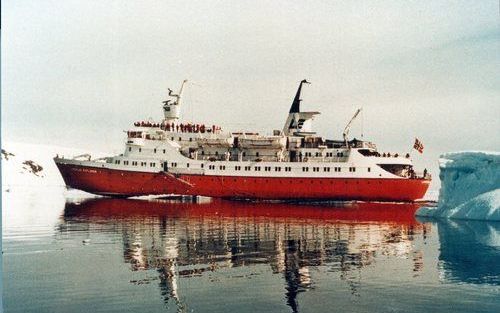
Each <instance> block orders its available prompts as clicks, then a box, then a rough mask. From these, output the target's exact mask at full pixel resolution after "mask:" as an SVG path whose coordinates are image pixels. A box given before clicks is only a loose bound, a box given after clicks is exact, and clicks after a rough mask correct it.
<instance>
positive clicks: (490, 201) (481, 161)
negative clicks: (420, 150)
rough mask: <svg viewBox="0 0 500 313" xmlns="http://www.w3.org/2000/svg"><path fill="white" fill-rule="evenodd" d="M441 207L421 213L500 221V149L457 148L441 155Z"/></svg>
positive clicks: (439, 203) (423, 209) (428, 215)
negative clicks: (473, 149) (466, 149)
mask: <svg viewBox="0 0 500 313" xmlns="http://www.w3.org/2000/svg"><path fill="white" fill-rule="evenodd" d="M439 178H440V179H441V190H440V193H439V201H438V206H437V208H426V207H424V208H421V209H420V210H418V211H417V213H416V214H417V215H418V216H426V217H446V218H454V219H471V220H491V221H500V153H498V152H473V151H471V152H454V153H448V154H445V155H442V156H441V159H440V174H439Z"/></svg>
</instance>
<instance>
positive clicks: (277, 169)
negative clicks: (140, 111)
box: [172, 163, 371, 172]
mask: <svg viewBox="0 0 500 313" xmlns="http://www.w3.org/2000/svg"><path fill="white" fill-rule="evenodd" d="M172 164H174V163H172ZM172 166H173V165H172ZM187 167H189V163H188V164H187ZM201 168H203V164H201ZM310 168H312V171H313V172H320V171H321V168H320V167H317V166H316V167H307V166H304V167H302V172H309V169H310ZM208 169H209V170H215V165H209V166H208ZM225 169H226V166H225V165H220V166H219V170H225ZM243 169H244V170H245V171H250V170H251V169H252V167H251V166H245V167H243ZM261 169H262V167H261V166H255V167H254V171H257V172H260V170H261ZM281 169H282V167H281V166H276V167H274V171H275V172H281ZM331 169H332V168H331V167H323V172H330V171H331ZM234 170H235V171H241V166H239V165H236V166H235V167H234ZM272 170H273V168H272V167H271V166H264V171H265V172H271V171H272ZM333 170H334V171H335V172H341V171H342V168H341V167H334V168H333ZM367 170H368V172H371V168H370V167H368V168H367ZM284 171H285V172H291V171H292V168H291V167H290V166H285V167H284ZM349 172H356V167H349Z"/></svg>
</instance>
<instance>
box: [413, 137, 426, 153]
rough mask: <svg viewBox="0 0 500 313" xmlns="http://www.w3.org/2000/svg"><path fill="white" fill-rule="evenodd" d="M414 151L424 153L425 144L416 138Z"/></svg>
mask: <svg viewBox="0 0 500 313" xmlns="http://www.w3.org/2000/svg"><path fill="white" fill-rule="evenodd" d="M413 149H415V150H417V151H418V152H420V153H423V152H424V144H423V143H422V142H421V141H420V140H418V138H415V143H414V144H413Z"/></svg>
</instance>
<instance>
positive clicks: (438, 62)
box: [2, 0, 500, 168]
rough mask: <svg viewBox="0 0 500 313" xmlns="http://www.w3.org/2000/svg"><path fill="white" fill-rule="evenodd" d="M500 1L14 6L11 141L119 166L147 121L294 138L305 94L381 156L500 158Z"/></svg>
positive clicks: (5, 76)
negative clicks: (167, 103) (178, 119)
mask: <svg viewBox="0 0 500 313" xmlns="http://www.w3.org/2000/svg"><path fill="white" fill-rule="evenodd" d="M499 23H500V18H499V3H498V0H492V1H487V0H482V1H475V0H474V1H255V0H254V1H199V2H198V1H172V2H168V1H67V0H65V1H62V0H61V1H43V0H36V1H35V0H32V1H23V0H15V1H14V0H10V1H9V0H7V1H2V133H3V139H4V140H11V141H24V142H38V143H47V144H58V145H61V146H75V147H76V146H77V147H83V148H88V149H95V150H103V149H108V150H111V151H116V152H119V151H120V150H121V149H122V145H123V132H122V130H124V129H126V128H127V127H128V126H130V125H131V124H132V122H133V121H135V120H139V119H145V118H148V117H153V118H156V119H160V118H161V116H162V111H161V101H162V100H164V99H165V96H166V93H167V92H166V88H167V87H175V88H176V89H177V88H178V87H179V85H180V83H181V81H182V80H183V79H185V78H187V79H189V80H190V81H192V82H193V84H190V85H188V86H187V89H186V91H185V107H184V111H183V113H184V117H185V118H186V119H188V120H192V121H194V122H198V121H199V122H205V123H211V122H213V123H217V124H220V125H222V126H224V127H226V128H229V129H231V130H238V129H251V130H261V131H265V132H270V131H271V130H272V129H281V128H282V124H283V123H284V120H285V118H286V114H287V112H288V109H289V106H290V103H291V101H292V99H293V96H294V93H295V91H296V88H297V86H298V83H299V81H300V80H302V79H304V78H306V79H308V80H309V81H311V82H312V84H311V85H308V86H306V87H305V88H304V93H303V100H304V101H303V106H302V108H303V110H312V111H321V112H322V115H320V116H318V117H317V119H316V120H315V128H316V130H317V131H318V132H320V133H321V134H322V135H324V136H326V137H336V138H340V137H341V133H342V129H343V127H344V126H345V124H346V123H347V121H348V120H349V118H350V116H351V115H352V114H353V113H354V111H355V110H356V108H358V107H363V109H364V114H363V115H362V118H360V119H359V120H358V121H357V122H356V123H355V125H354V126H353V129H352V135H353V136H356V137H360V136H361V131H362V130H363V132H364V138H365V139H371V140H373V141H375V142H376V143H377V144H378V146H379V149H380V150H381V151H401V152H406V151H408V150H409V149H410V148H411V145H412V143H413V140H414V138H415V137H418V138H420V139H422V141H423V142H424V145H425V153H424V155H423V156H418V157H416V161H417V164H421V165H423V166H427V167H430V168H434V167H435V164H436V162H437V157H438V155H439V154H440V153H443V152H446V151H454V150H466V149H475V150H477V149H480V150H500V139H499V138H500V137H499V133H500V122H499V119H500V74H499V73H500V27H499Z"/></svg>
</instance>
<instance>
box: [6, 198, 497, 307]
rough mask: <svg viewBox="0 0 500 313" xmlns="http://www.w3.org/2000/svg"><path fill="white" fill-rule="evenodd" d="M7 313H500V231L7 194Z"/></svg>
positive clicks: (316, 210) (409, 209)
mask: <svg viewBox="0 0 500 313" xmlns="http://www.w3.org/2000/svg"><path fill="white" fill-rule="evenodd" d="M3 197H4V199H3V250H4V251H3V270H4V276H3V284H4V295H3V296H4V309H5V311H6V312H499V311H500V224H498V223H496V224H495V223H483V222H435V221H417V220H415V218H414V217H413V212H414V210H415V209H416V208H417V206H416V205H408V204H406V205H404V204H380V203H371V204H370V203H361V204H348V205H345V204H344V205H340V204H283V203H248V202H234V201H220V200H213V201H210V200H203V201H198V202H186V201H184V202H183V201H179V200H177V201H176V200H155V201H146V200H123V199H106V198H98V199H82V198H79V197H78V196H74V195H73V196H71V195H70V194H68V193H66V196H64V195H63V193H62V192H61V191H60V190H48V191H44V192H40V191H38V192H35V191H32V190H31V191H30V190H13V191H10V192H4V193H3Z"/></svg>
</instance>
